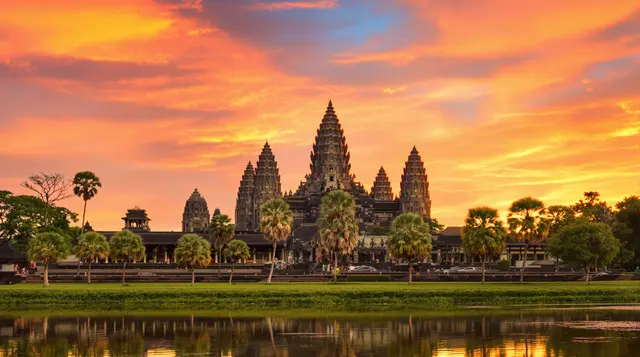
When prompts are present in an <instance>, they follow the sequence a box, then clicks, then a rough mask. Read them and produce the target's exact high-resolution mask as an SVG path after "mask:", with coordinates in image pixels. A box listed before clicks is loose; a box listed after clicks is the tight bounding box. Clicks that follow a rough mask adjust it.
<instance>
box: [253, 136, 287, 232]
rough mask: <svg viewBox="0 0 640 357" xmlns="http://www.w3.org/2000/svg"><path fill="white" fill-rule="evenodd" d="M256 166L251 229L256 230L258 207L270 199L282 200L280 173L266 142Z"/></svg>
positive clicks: (258, 217)
mask: <svg viewBox="0 0 640 357" xmlns="http://www.w3.org/2000/svg"><path fill="white" fill-rule="evenodd" d="M256 166H257V167H256V174H255V180H254V188H253V217H252V218H253V226H252V228H253V229H258V227H259V226H260V206H261V205H262V204H264V203H265V202H267V201H269V200H271V199H274V198H282V187H281V185H280V171H279V170H278V163H277V162H276V158H275V156H274V155H273V152H271V147H270V146H269V143H268V142H267V143H265V144H264V147H263V148H262V153H260V157H259V158H258V163H257V164H256Z"/></svg>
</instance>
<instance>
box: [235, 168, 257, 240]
mask: <svg viewBox="0 0 640 357" xmlns="http://www.w3.org/2000/svg"><path fill="white" fill-rule="evenodd" d="M255 176H256V172H255V170H254V169H253V165H251V162H249V163H248V164H247V168H246V169H245V170H244V174H243V175H242V181H240V187H239V188H238V199H237V201H236V221H235V222H236V229H238V230H240V231H250V230H254V229H257V227H254V226H253V187H254V181H255Z"/></svg>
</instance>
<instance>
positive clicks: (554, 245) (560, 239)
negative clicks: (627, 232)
mask: <svg viewBox="0 0 640 357" xmlns="http://www.w3.org/2000/svg"><path fill="white" fill-rule="evenodd" d="M619 250H620V242H618V240H617V239H616V237H614V235H613V233H612V232H611V228H609V226H608V225H606V224H605V223H594V222H589V221H586V220H580V221H578V222H575V223H572V224H569V225H567V226H565V227H563V228H561V229H560V231H559V232H558V233H557V234H555V235H553V236H552V237H551V238H550V239H549V241H548V242H547V251H548V252H549V254H551V255H553V256H555V257H558V258H560V259H562V260H563V261H565V262H568V263H575V264H579V265H580V266H582V267H583V268H584V270H585V273H586V281H587V282H589V273H590V271H591V268H592V267H594V268H597V267H604V266H606V265H607V264H609V263H610V262H611V261H612V260H613V258H614V257H615V256H616V254H618V251H619Z"/></svg>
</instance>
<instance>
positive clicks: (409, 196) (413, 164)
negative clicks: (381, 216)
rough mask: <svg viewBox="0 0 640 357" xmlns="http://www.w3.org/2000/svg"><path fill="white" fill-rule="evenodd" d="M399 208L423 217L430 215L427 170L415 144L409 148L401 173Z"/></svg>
mask: <svg viewBox="0 0 640 357" xmlns="http://www.w3.org/2000/svg"><path fill="white" fill-rule="evenodd" d="M400 208H401V211H402V212H413V213H418V214H420V215H421V216H424V217H431V198H430V197H429V181H428V180H427V172H426V170H425V168H424V163H423V162H422V158H421V157H420V154H419V153H418V150H417V149H416V147H415V146H414V147H413V150H411V154H410V155H409V159H408V160H407V162H406V163H405V166H404V171H403V173H402V181H401V182H400Z"/></svg>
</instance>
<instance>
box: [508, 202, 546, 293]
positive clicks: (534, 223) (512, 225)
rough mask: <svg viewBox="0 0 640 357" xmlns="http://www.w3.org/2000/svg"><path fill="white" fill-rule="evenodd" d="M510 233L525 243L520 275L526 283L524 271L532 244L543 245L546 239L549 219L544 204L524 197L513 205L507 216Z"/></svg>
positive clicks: (521, 279) (521, 280)
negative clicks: (546, 216)
mask: <svg viewBox="0 0 640 357" xmlns="http://www.w3.org/2000/svg"><path fill="white" fill-rule="evenodd" d="M507 222H508V223H509V231H510V233H511V235H512V236H513V237H514V238H515V239H516V240H518V241H519V242H522V243H524V259H523V262H522V270H521V274H520V282H521V283H522V282H524V270H525V269H526V268H527V253H528V252H529V246H530V245H531V244H537V243H541V242H542V241H543V240H544V239H545V238H546V231H547V229H546V225H547V223H546V222H547V219H546V218H545V209H544V203H542V201H540V200H538V199H535V198H532V197H524V198H521V199H519V200H517V201H515V202H513V203H512V204H511V207H509V215H508V216H507Z"/></svg>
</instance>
